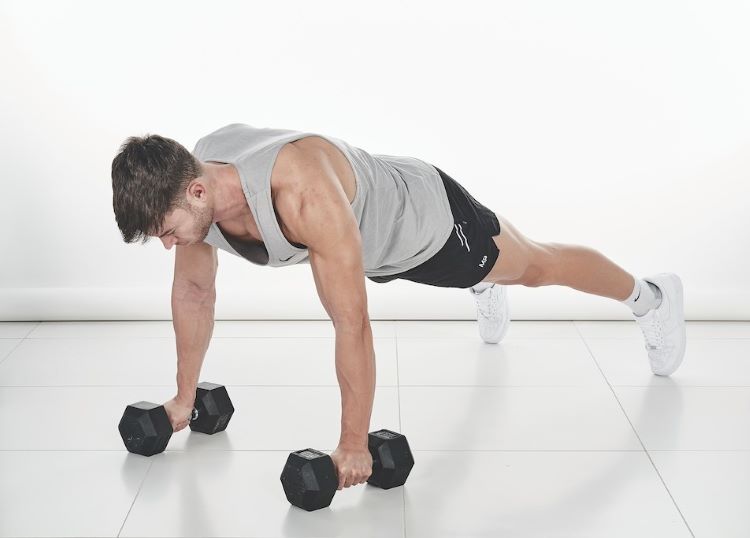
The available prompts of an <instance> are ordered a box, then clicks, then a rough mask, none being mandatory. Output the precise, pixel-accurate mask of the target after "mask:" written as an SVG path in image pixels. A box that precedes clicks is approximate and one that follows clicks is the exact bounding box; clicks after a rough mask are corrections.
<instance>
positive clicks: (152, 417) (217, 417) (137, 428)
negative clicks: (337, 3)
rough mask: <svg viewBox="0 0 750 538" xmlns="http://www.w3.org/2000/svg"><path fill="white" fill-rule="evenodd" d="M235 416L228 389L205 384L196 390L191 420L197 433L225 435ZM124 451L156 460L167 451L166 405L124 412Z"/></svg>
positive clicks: (146, 404)
mask: <svg viewBox="0 0 750 538" xmlns="http://www.w3.org/2000/svg"><path fill="white" fill-rule="evenodd" d="M232 413H234V406H233V405H232V401H231V400H230V399H229V394H228V393H227V389H226V387H224V386H223V385H217V384H215V383H209V382H207V381H204V382H202V383H198V387H197V388H196V390H195V407H193V415H192V417H191V418H190V429H191V430H192V431H194V432H201V433H207V434H209V435H210V434H214V433H218V432H220V431H224V430H225V429H226V428H227V424H229V419H231V418H232ZM118 429H119V430H120V436H121V437H122V441H123V442H124V443H125V448H127V449H128V452H132V453H133V454H140V455H142V456H153V455H154V454H158V453H160V452H163V451H164V449H165V448H167V443H169V439H170V437H172V432H173V430H172V424H171V423H170V422H169V417H168V416H167V411H166V409H164V406H163V405H159V404H155V403H151V402H136V403H133V404H130V405H129V406H127V407H126V408H125V412H124V413H123V414H122V419H120V424H119V426H118Z"/></svg>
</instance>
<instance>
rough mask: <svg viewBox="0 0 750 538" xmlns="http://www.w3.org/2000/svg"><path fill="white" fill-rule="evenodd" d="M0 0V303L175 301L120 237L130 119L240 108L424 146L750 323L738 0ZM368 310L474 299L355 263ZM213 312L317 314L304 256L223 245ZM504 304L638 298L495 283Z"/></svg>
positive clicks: (402, 314)
mask: <svg viewBox="0 0 750 538" xmlns="http://www.w3.org/2000/svg"><path fill="white" fill-rule="evenodd" d="M458 6H459V3H457V2H455V1H451V2H436V1H419V2H404V1H390V0H389V1H379V2H377V3H364V2H352V1H351V0H349V1H337V2H323V1H315V2H309V1H295V2H211V3H209V2H205V1H204V2H186V1H179V2H177V1H174V2H154V1H128V2H93V1H92V2H73V1H65V2H46V3H44V2H33V1H26V0H24V1H0V62H1V63H0V68H1V69H2V71H1V72H2V90H0V114H2V118H1V119H2V131H1V132H0V137H2V139H1V140H0V152H1V153H0V155H1V156H2V165H3V171H2V186H3V189H2V193H3V196H2V197H0V219H2V220H0V224H1V225H2V238H1V239H0V241H2V245H1V247H2V248H1V249H0V252H1V253H2V264H0V277H2V278H1V280H0V286H2V288H0V319H2V320H47V319H170V317H171V312H170V306H169V296H170V286H171V279H172V270H173V257H174V251H169V252H168V251H166V250H165V249H164V247H163V245H162V244H161V243H160V242H158V241H152V242H151V243H149V244H148V245H146V246H140V245H126V244H124V243H123V242H122V240H121V238H120V235H119V232H118V230H117V226H116V224H115V220H114V215H113V211H112V199H111V197H112V191H111V183H110V181H111V180H110V165H111V161H112V158H113V157H114V155H115V153H116V151H117V148H118V147H119V145H120V143H121V142H122V141H123V140H124V139H125V138H126V137H127V136H130V135H136V134H137V135H141V134H145V133H158V134H162V135H164V136H169V137H171V138H175V139H176V140H178V141H180V142H181V143H183V144H184V145H185V146H186V147H188V148H189V149H192V146H193V144H194V143H195V141H196V140H197V139H198V138H199V137H200V136H202V135H203V134H205V133H207V132H209V131H211V130H214V129H216V128H218V127H220V126H222V125H224V124H227V123H231V122H244V123H249V124H252V125H256V126H260V127H281V128H289V129H298V130H303V131H314V132H319V133H324V134H329V135H332V136H336V137H338V138H342V139H345V140H347V141H348V142H350V143H351V144H354V145H356V146H358V147H361V148H363V149H366V150H367V151H370V152H371V153H385V154H391V155H411V156H415V157H419V158H421V159H424V160H427V161H429V162H433V163H435V164H436V165H438V166H440V168H442V169H443V170H445V171H446V172H447V173H448V174H450V175H451V176H453V177H454V178H456V179H457V180H458V181H459V182H461V183H462V184H463V185H464V186H465V187H467V188H468V190H469V191H470V192H471V193H472V194H473V195H474V196H475V197H476V198H477V199H478V200H480V201H481V202H483V203H484V204H485V205H487V206H489V207H490V208H491V209H493V210H494V211H495V212H497V213H499V214H502V215H504V216H505V217H506V218H508V219H509V220H510V221H511V222H513V223H514V224H515V225H516V226H517V227H518V228H519V229H520V230H521V231H522V232H523V233H525V234H526V235H527V236H529V237H531V238H532V239H535V240H539V241H556V242H566V243H576V244H583V245H588V246H591V247H593V248H596V249H598V250H600V251H601V252H603V253H604V254H605V255H607V256H608V257H610V258H611V259H612V260H613V261H615V262H616V263H618V264H620V265H621V266H623V267H624V268H625V269H626V270H628V271H630V272H631V273H633V274H635V275H638V276H646V275H649V274H653V273H657V272H663V271H669V272H676V273H678V274H679V275H680V276H681V277H682V279H683V283H684V286H685V294H686V295H685V307H686V316H687V317H688V319H750V306H748V305H749V304H750V286H748V281H747V275H748V274H749V273H750V271H749V269H750V254H749V253H748V245H750V231H749V226H748V224H749V223H750V217H748V208H749V206H750V202H749V201H748V194H750V188H749V187H748V178H749V177H750V128H749V126H750V62H748V51H750V32H748V31H747V28H749V27H750V7H749V6H748V3H747V2H743V1H739V0H738V1H734V2H727V1H721V0H719V1H717V0H700V1H685V0H670V1H665V0H635V1H633V0H629V1H627V2H602V1H601V0H591V1H583V0H570V1H568V2H559V1H556V0H549V1H544V2H541V1H529V2H514V1H513V2H512V1H503V2H491V3H490V2H487V3H478V2H462V3H460V7H458ZM367 286H368V292H369V295H368V296H369V305H370V316H371V318H372V319H419V318H422V319H441V318H445V319H470V318H472V317H473V316H474V304H473V301H472V299H471V298H470V296H469V295H468V292H466V291H465V290H456V289H441V288H434V287H429V286H420V285H417V284H414V283H411V282H403V281H402V282H398V281H397V282H392V283H389V284H375V283H372V282H369V281H368V283H367ZM217 289H218V301H217V310H216V317H217V319H281V318H296V319H304V318H321V319H323V318H325V312H324V310H323V308H322V307H321V306H320V303H319V301H318V298H317V294H316V292H315V286H314V282H313V279H312V275H311V274H310V268H309V266H307V265H302V266H295V267H289V268H283V269H271V268H262V267H257V266H254V265H252V264H250V263H247V262H244V261H243V260H241V259H239V258H235V257H233V256H231V255H229V254H227V253H224V252H221V253H220V261H219V276H218V281H217ZM510 301H511V314H512V317H513V318H514V319H630V312H629V310H628V309H627V308H626V307H625V306H624V305H622V304H619V303H617V302H616V301H612V300H610V299H605V298H601V297H596V296H591V295H586V294H583V293H580V292H577V291H574V290H570V289H567V288H563V287H559V286H553V287H544V288H523V287H518V286H516V287H511V288H510Z"/></svg>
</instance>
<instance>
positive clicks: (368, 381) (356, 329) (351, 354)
mask: <svg viewBox="0 0 750 538" xmlns="http://www.w3.org/2000/svg"><path fill="white" fill-rule="evenodd" d="M336 377H337V378H338V381H339V387H340V389H341V437H340V438H339V445H345V446H351V447H359V448H367V432H368V430H369V427H370V416H371V414H372V403H373V400H374V398H375V350H374V348H373V342H372V328H371V327H370V323H369V320H365V322H364V323H363V324H356V325H352V324H349V325H347V324H342V323H339V324H337V325H336Z"/></svg>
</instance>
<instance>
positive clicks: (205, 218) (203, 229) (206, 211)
mask: <svg viewBox="0 0 750 538" xmlns="http://www.w3.org/2000/svg"><path fill="white" fill-rule="evenodd" d="M189 211H190V214H191V215H192V216H193V217H194V219H195V220H194V222H193V231H194V232H195V235H196V240H195V241H194V242H201V241H203V240H204V239H205V238H206V236H207V235H208V231H209V230H210V229H211V225H212V224H213V221H214V210H213V208H211V207H205V208H193V207H192V206H190V209H189Z"/></svg>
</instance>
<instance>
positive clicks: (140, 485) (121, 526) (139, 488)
mask: <svg viewBox="0 0 750 538" xmlns="http://www.w3.org/2000/svg"><path fill="white" fill-rule="evenodd" d="M153 465H154V462H153V461H150V462H149V463H148V469H146V472H145V473H144V474H143V479H142V480H141V483H140V484H139V485H138V491H136V492H135V496H134V497H133V502H132V503H130V508H128V513H127V514H125V519H123V520H122V525H120V530H119V531H117V538H120V534H122V529H123V528H125V523H127V521H128V517H130V512H131V511H132V510H133V506H135V501H136V500H137V499H138V494H139V493H140V492H141V489H142V488H143V484H144V483H145V482H146V477H147V476H148V473H149V472H150V471H151V467H153Z"/></svg>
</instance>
